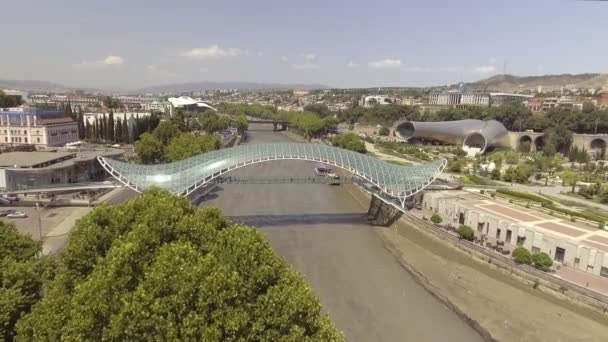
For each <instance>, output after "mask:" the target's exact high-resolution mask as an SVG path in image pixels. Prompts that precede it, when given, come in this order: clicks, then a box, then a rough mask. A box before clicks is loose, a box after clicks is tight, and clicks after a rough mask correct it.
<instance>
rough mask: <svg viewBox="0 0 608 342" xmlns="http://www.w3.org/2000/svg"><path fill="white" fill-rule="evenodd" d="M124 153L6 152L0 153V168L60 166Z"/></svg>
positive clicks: (118, 151) (82, 151) (117, 150)
mask: <svg viewBox="0 0 608 342" xmlns="http://www.w3.org/2000/svg"><path fill="white" fill-rule="evenodd" d="M123 153H124V151H123V150H121V149H116V148H103V149H88V150H85V149H82V150H80V151H68V150H57V151H34V152H8V153H2V154H0V168H7V169H40V168H62V167H66V166H69V165H71V164H73V163H76V162H82V161H89V160H92V159H95V158H97V156H104V157H112V158H117V157H119V156H121V155H122V154H123Z"/></svg>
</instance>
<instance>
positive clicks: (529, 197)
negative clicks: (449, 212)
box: [496, 189, 608, 222]
mask: <svg viewBox="0 0 608 342" xmlns="http://www.w3.org/2000/svg"><path fill="white" fill-rule="evenodd" d="M496 192H497V193H498V194H501V195H506V197H509V198H511V199H515V200H523V201H528V202H535V203H538V204H540V205H541V206H542V207H543V208H545V209H549V210H552V211H555V212H558V213H560V214H564V215H567V216H572V217H580V218H584V219H586V220H589V221H595V222H605V221H608V215H606V214H604V213H599V212H597V211H592V210H590V209H585V210H581V211H576V210H572V209H568V208H565V207H561V206H556V205H555V202H554V201H553V200H551V199H549V198H547V197H544V196H540V195H536V194H533V193H529V192H523V191H514V190H509V189H497V190H496ZM558 203H559V202H558ZM560 204H561V203H560Z"/></svg>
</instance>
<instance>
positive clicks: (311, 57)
mask: <svg viewBox="0 0 608 342" xmlns="http://www.w3.org/2000/svg"><path fill="white" fill-rule="evenodd" d="M302 57H304V59H306V60H309V61H312V60H313V59H315V58H317V55H315V54H314V53H307V54H304V55H302Z"/></svg>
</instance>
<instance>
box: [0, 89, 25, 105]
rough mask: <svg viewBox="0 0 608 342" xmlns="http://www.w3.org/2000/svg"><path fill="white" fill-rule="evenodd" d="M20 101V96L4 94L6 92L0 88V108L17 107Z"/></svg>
mask: <svg viewBox="0 0 608 342" xmlns="http://www.w3.org/2000/svg"><path fill="white" fill-rule="evenodd" d="M22 103H23V101H22V99H21V96H10V95H6V93H5V92H3V91H2V89H0V108H7V107H18V106H20V105H21V104H22Z"/></svg>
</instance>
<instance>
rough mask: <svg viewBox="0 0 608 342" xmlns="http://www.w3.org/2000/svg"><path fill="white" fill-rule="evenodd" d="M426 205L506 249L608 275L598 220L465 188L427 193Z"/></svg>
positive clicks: (607, 235) (607, 244)
mask: <svg viewBox="0 0 608 342" xmlns="http://www.w3.org/2000/svg"><path fill="white" fill-rule="evenodd" d="M423 207H424V209H427V210H431V211H432V212H434V213H438V214H439V215H441V216H442V217H443V218H444V222H445V223H447V224H450V225H452V226H454V227H458V226H459V225H460V224H464V225H467V226H469V227H471V228H472V229H473V231H474V232H475V237H477V238H483V239H484V240H485V241H486V242H487V243H490V244H491V245H498V244H500V245H502V246H503V249H504V250H506V251H509V252H512V251H513V249H515V248H516V247H524V248H526V249H528V250H529V251H531V252H533V253H538V252H544V253H547V254H548V255H549V256H550V257H551V258H552V259H553V260H554V261H555V262H556V263H559V265H561V266H566V267H571V268H574V269H577V270H580V271H584V272H588V273H591V274H594V275H597V276H602V277H608V232H607V231H605V230H600V229H597V228H595V227H596V226H597V224H593V225H590V224H585V223H583V222H572V221H570V220H568V219H567V218H560V217H558V216H553V215H549V213H546V212H541V211H538V210H531V209H527V208H524V207H522V206H518V205H514V204H510V203H508V202H505V201H498V200H493V199H488V198H487V197H482V196H479V195H475V194H471V193H468V192H464V191H439V192H427V193H425V194H424V197H423Z"/></svg>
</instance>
